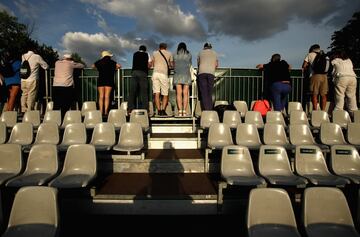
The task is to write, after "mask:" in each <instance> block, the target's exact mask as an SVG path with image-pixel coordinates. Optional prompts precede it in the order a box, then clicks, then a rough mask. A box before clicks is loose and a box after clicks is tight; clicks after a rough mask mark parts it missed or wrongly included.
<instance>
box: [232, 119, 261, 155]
mask: <svg viewBox="0 0 360 237" xmlns="http://www.w3.org/2000/svg"><path fill="white" fill-rule="evenodd" d="M236 144H237V145H241V146H246V147H247V148H249V149H259V148H260V146H261V145H262V143H261V140H260V136H259V132H258V130H257V127H256V125H255V124H248V123H242V124H239V125H238V127H237V129H236Z"/></svg>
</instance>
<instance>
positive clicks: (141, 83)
mask: <svg viewBox="0 0 360 237" xmlns="http://www.w3.org/2000/svg"><path fill="white" fill-rule="evenodd" d="M136 98H138V103H137V104H138V106H136ZM135 108H138V109H148V108H149V81H148V79H147V74H146V73H145V72H143V71H140V70H134V71H133V72H132V78H131V80H130V93H129V103H128V109H129V110H132V109H135Z"/></svg>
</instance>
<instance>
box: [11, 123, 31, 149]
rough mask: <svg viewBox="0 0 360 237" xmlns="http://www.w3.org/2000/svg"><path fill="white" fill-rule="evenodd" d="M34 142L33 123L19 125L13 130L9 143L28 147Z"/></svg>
mask: <svg viewBox="0 0 360 237" xmlns="http://www.w3.org/2000/svg"><path fill="white" fill-rule="evenodd" d="M32 141H33V125H32V124H31V123H17V124H15V125H14V127H13V128H12V130H11V134H10V138H9V140H8V142H7V143H15V144H20V145H22V146H28V145H30V144H31V143H32Z"/></svg>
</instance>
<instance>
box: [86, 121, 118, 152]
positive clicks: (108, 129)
mask: <svg viewBox="0 0 360 237" xmlns="http://www.w3.org/2000/svg"><path fill="white" fill-rule="evenodd" d="M90 144H91V145H93V146H94V147H95V150H97V151H107V150H110V149H111V147H112V146H113V145H115V127H114V125H113V124H112V123H98V124H96V125H95V128H94V130H93V133H92V137H91V141H90Z"/></svg>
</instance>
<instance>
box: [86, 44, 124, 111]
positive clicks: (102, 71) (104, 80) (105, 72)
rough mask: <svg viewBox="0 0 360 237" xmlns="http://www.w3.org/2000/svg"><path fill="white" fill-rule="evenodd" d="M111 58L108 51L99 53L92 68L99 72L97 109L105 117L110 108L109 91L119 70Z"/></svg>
mask: <svg viewBox="0 0 360 237" xmlns="http://www.w3.org/2000/svg"><path fill="white" fill-rule="evenodd" d="M112 56H113V54H112V53H110V52H109V51H102V52H101V59H100V60H98V61H96V62H95V63H94V65H93V68H96V69H97V70H98V71H99V79H98V82H97V88H98V92H99V109H100V112H101V114H103V115H105V116H107V115H108V113H109V107H110V95H111V91H112V90H113V89H114V87H115V83H114V76H115V71H116V70H117V69H119V68H121V65H120V64H118V63H116V62H115V61H114V60H112V59H111V57H112Z"/></svg>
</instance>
